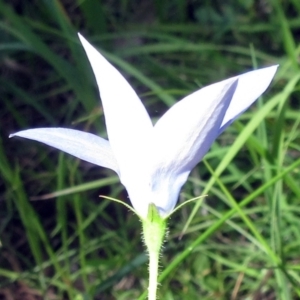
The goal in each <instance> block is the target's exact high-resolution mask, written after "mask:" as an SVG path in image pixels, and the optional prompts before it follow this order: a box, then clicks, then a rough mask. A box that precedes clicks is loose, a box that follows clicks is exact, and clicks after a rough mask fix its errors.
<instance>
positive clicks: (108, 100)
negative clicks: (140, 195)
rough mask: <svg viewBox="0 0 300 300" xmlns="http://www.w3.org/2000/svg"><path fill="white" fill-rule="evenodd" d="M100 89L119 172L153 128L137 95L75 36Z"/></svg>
mask: <svg viewBox="0 0 300 300" xmlns="http://www.w3.org/2000/svg"><path fill="white" fill-rule="evenodd" d="M78 36H79V39H80V41H81V43H82V46H83V47H84V49H85V52H86V54H87V56H88V59H89V61H90V64H91V66H92V69H93V71H94V74H95V77H96V81H97V84H98V87H99V91H100V96H101V100H102V104H103V109H104V115H105V122H106V129H107V133H108V138H109V142H110V145H111V147H112V150H113V152H114V154H115V157H116V159H117V161H118V165H119V168H120V173H121V176H122V171H123V170H125V171H126V170H129V169H130V168H132V167H133V166H134V163H135V158H136V157H137V156H139V155H141V153H142V152H143V151H142V150H141V148H142V147H143V146H144V144H145V142H146V141H147V139H148V136H149V133H150V132H151V130H152V128H153V125H152V122H151V119H150V117H149V115H148V113H147V111H146V109H145V107H144V105H143V104H142V102H141V100H140V99H139V97H138V96H137V94H136V92H135V91H134V90H133V88H132V87H131V86H130V84H129V83H128V82H127V80H126V79H125V78H124V77H123V76H122V75H121V73H120V72H119V71H118V70H117V69H116V68H115V67H114V66H112V65H111V64H110V63H109V62H108V61H107V60H106V59H105V58H104V57H103V56H102V55H101V54H100V53H99V52H98V51H97V50H96V49H95V48H94V47H93V46H92V45H91V44H90V43H89V42H88V41H87V40H86V39H85V38H84V37H83V36H82V35H80V34H78Z"/></svg>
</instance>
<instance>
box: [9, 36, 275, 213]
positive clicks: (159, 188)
mask: <svg viewBox="0 0 300 300" xmlns="http://www.w3.org/2000/svg"><path fill="white" fill-rule="evenodd" d="M79 38H80V40H81V43H82V45H83V47H84V49H85V51H86V54H87V56H88V59H89V61H90V63H91V66H92V68H93V71H94V74H95V77H96V80H97V84H98V87H99V91H100V96H101V99H102V104H103V109H104V114H105V122H106V128H107V134H108V137H109V141H107V140H105V139H103V138H101V137H98V136H96V135H93V134H90V133H86V132H82V131H78V130H72V129H65V128H38V129H29V130H24V131H19V132H17V133H15V134H12V135H11V136H20V137H24V138H28V139H32V140H36V141H39V142H42V143H45V144H47V145H50V146H52V147H55V148H58V149H60V150H62V151H65V152H67V153H69V154H72V155H74V156H76V157H78V158H80V159H83V160H85V161H88V162H90V163H93V164H96V165H99V166H102V167H106V168H110V169H112V170H114V171H115V172H116V173H117V174H118V175H119V177H120V180H121V182H122V183H123V185H124V186H125V187H126V189H127V192H128V194H129V197H130V201H131V203H132V205H133V208H134V209H135V211H136V212H137V214H138V215H139V216H140V217H142V218H146V216H147V212H148V206H149V204H150V203H154V204H155V205H156V207H157V208H158V211H159V213H160V215H161V216H162V217H166V216H168V215H169V214H170V213H171V212H172V210H173V209H174V207H175V205H176V202H177V199H178V195H179V192H180V189H181V187H182V185H183V184H184V183H185V182H186V180H187V177H188V175H189V173H190V171H191V170H192V169H193V168H194V167H195V166H196V165H197V164H198V163H199V162H200V160H201V159H202V158H203V156H204V155H205V154H206V152H207V151H208V150H209V148H210V146H211V144H212V143H213V142H214V140H215V139H216V138H217V137H218V135H219V134H220V133H222V132H223V131H224V129H225V128H226V127H227V126H228V125H230V124H231V123H232V122H233V121H234V119H235V118H237V117H238V116H239V115H240V114H241V113H242V112H244V111H245V110H246V109H247V108H248V107H249V106H250V105H251V104H252V103H253V102H254V101H255V100H256V99H257V98H258V97H259V96H260V95H261V94H262V93H263V92H264V91H265V90H266V89H267V87H268V86H269V84H270V82H271V80H272V79H273V77H274V74H275V72H276V69H277V66H272V67H268V68H263V69H259V70H256V71H252V72H248V73H245V74H243V75H240V76H236V77H233V78H230V79H226V80H224V81H221V82H218V83H215V84H212V85H209V86H207V87H204V88H202V89H200V90H198V91H196V92H194V93H192V94H191V95H188V96H187V97H185V98H184V99H182V100H181V101H179V102H177V103H176V104H175V105H174V106H172V107H171V108H170V109H169V110H168V111H167V112H166V113H165V114H164V115H163V116H162V117H161V118H160V119H159V120H158V122H157V123H156V124H155V126H153V124H152V122H151V119H150V117H149V115H148V113H147V111H146V109H145V107H144V105H143V104H142V102H141V100H140V99H139V97H138V96H137V94H136V93H135V91H134V90H133V88H132V87H131V86H130V85H129V83H128V82H127V81H126V79H125V78H124V77H123V76H122V75H121V74H120V73H119V71H118V70H116V69H115V68H114V67H113V66H112V65H111V64H110V63H109V62H108V61H107V60H106V59H105V58H104V57H103V56H102V55H101V54H100V53H99V52H98V51H97V50H96V49H95V48H94V47H93V46H91V45H90V44H89V43H88V42H87V41H86V40H85V39H84V38H83V37H82V36H81V35H79Z"/></svg>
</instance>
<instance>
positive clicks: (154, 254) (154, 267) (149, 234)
mask: <svg viewBox="0 0 300 300" xmlns="http://www.w3.org/2000/svg"><path fill="white" fill-rule="evenodd" d="M142 224H143V235H144V242H145V245H146V247H147V251H148V254H149V286H148V300H156V293H157V284H158V282H157V277H158V265H159V255H160V251H161V248H162V245H163V241H164V237H165V234H166V225H167V222H166V219H163V218H162V217H161V216H160V215H159V212H158V210H157V208H156V206H155V205H154V204H150V205H149V209H148V216H147V219H144V220H142Z"/></svg>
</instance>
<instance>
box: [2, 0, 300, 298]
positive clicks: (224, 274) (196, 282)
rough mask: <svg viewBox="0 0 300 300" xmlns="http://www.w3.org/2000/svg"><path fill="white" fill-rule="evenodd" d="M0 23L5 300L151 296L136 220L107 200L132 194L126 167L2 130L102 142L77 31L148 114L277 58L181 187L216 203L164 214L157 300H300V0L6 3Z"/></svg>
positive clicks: (100, 119)
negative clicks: (263, 87) (121, 176)
mask: <svg viewBox="0 0 300 300" xmlns="http://www.w3.org/2000/svg"><path fill="white" fill-rule="evenodd" d="M0 17H1V19H0V101H1V102H0V105H1V108H0V114H1V116H0V117H1V127H0V133H1V144H0V172H1V179H2V180H1V182H0V238H1V248H0V299H5V300H6V299H9V300H11V299H29V300H31V299H48V300H53V299H105V300H108V299H144V296H145V291H146V289H147V276H148V275H147V271H148V269H147V256H146V254H145V253H144V248H143V244H142V242H141V224H140V222H139V220H138V218H137V217H136V216H134V215H133V214H132V213H131V212H129V211H128V210H127V209H126V208H124V207H122V206H121V205H118V204H116V203H114V202H111V201H109V200H105V199H101V198H99V195H106V196H111V197H116V198H118V199H121V200H123V201H126V202H128V199H127V195H126V192H125V191H124V189H123V187H122V186H121V184H120V183H119V181H118V178H117V177H116V175H115V174H114V173H112V172H110V171H108V170H106V169H102V168H99V167H96V166H93V165H91V164H89V163H86V162H83V161H78V160H76V159H75V158H73V157H70V156H68V155H64V154H63V153H60V152H59V151H57V150H54V149H51V148H50V147H47V146H44V145H42V144H39V143H35V142H32V141H27V140H21V139H13V140H9V139H8V135H9V134H10V133H13V132H16V131H18V130H22V129H26V128H34V127H50V126H54V127H55V126H56V127H58V126H63V127H67V128H77V129H81V130H86V131H89V132H93V133H96V134H99V135H101V136H103V137H105V136H106V132H105V125H104V118H103V113H102V109H101V105H100V100H99V96H98V93H97V89H96V84H95V79H94V77H93V74H92V71H91V68H90V65H89V63H88V61H87V58H86V56H85V54H84V52H83V49H82V47H81V46H80V44H79V41H78V38H77V32H78V31H80V32H81V33H82V34H83V35H84V36H85V37H86V38H87V39H88V40H89V41H90V42H92V43H93V44H94V45H96V46H97V47H98V48H99V49H101V51H102V52H103V53H105V54H107V57H108V59H109V60H110V61H111V62H112V63H113V64H115V65H116V66H117V68H118V69H119V70H120V71H121V72H122V73H123V74H124V75H125V76H126V77H127V78H128V80H129V81H130V83H131V84H132V85H133V86H134V87H135V89H136V90H137V92H138V94H139V95H140V96H141V98H142V99H143V102H144V104H145V105H146V107H147V109H148V111H149V113H150V115H151V116H152V117H153V120H154V121H155V118H157V117H159V116H161V115H162V114H163V113H164V112H165V111H166V110H167V109H168V107H169V106H171V105H172V104H173V103H175V102H176V101H178V100H179V99H181V98H182V97H183V96H184V95H186V94H188V93H190V92H192V91H195V90H197V89H199V88H200V87H201V86H204V85H206V84H209V83H213V82H216V81H218V80H220V79H225V78H227V77H229V76H233V75H237V74H240V73H243V72H245V71H247V70H250V69H253V68H256V67H263V66H268V65H273V64H280V69H279V71H278V73H277V75H276V78H275V80H274V81H273V83H272V88H271V89H269V91H268V92H267V93H265V95H264V96H263V99H260V100H259V101H258V102H257V103H256V104H255V105H253V106H252V107H251V109H249V110H248V111H247V113H245V114H243V116H242V117H240V118H239V120H238V121H236V122H235V123H234V124H233V125H232V126H231V127H230V128H228V129H227V130H226V132H225V133H223V134H222V136H221V137H220V138H219V139H218V141H217V142H215V144H214V145H213V147H212V149H211V151H210V152H209V153H208V154H207V155H206V157H205V160H204V161H203V162H202V163H201V164H199V166H198V167H197V168H196V169H195V170H194V171H193V173H192V175H191V176H190V178H189V181H188V183H187V184H186V185H185V186H184V188H183V190H182V194H181V198H180V202H181V201H185V200H187V199H190V198H192V197H196V196H199V195H201V194H207V195H208V196H207V197H206V198H205V199H204V200H203V201H197V202H194V203H192V204H189V205H186V206H184V208H183V209H181V210H180V211H179V212H177V213H176V215H174V216H173V217H172V219H170V220H169V236H168V237H167V239H166V243H165V248H164V252H163V256H162V258H161V275H160V281H161V286H160V289H159V295H160V299H164V300H173V299H215V300H216V299H232V300H234V299H256V300H260V299H281V300H288V299H300V251H299V249H300V206H299V203H300V185H299V180H300V169H299V165H300V152H299V151H300V146H299V140H300V139H299V137H300V132H299V123H300V114H299V107H300V102H299V101H300V92H299V87H300V86H299V79H300V72H299V38H300V2H299V1H298V0H290V1H289V0H281V1H280V0H229V1H221V0H216V1H200V0H198V1H197V0H186V1H185V0H173V1H171V0H165V1H157V0H153V1H151V0H143V1H142V0H136V1H129V0H121V1H117V0H102V1H101V0H80V1H79V0H78V1H75V0H73V1H71V0H32V1H22V0H11V1H5V0H0ZM116 88H118V87H116ZM183 113H184V112H183ZM137 176H138V174H137ZM141 201H142V199H141Z"/></svg>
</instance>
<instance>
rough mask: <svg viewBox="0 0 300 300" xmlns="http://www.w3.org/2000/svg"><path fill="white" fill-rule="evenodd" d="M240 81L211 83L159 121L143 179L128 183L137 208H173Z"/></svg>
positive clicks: (214, 133)
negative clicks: (154, 206) (149, 206)
mask: <svg viewBox="0 0 300 300" xmlns="http://www.w3.org/2000/svg"><path fill="white" fill-rule="evenodd" d="M237 81H238V80H237V79H233V80H231V81H227V82H226V83H217V84H213V85H210V86H207V87H205V88H203V89H201V90H199V91H197V92H195V93H193V94H191V95H189V96H187V97H186V98H184V99H183V100H181V101H180V102H177V103H176V104H175V105H174V106H172V107H171V108H170V109H169V110H168V111H167V112H166V113H165V114H164V115H163V116H162V117H161V119H159V120H158V121H157V123H156V124H155V126H154V131H153V135H152V138H150V141H151V147H150V150H151V151H150V155H149V158H147V159H146V160H145V162H144V163H143V168H144V170H145V172H144V173H142V176H140V175H138V177H140V178H141V180H139V179H137V178H135V179H134V180H133V181H132V184H131V185H127V191H128V193H129V196H130V199H131V202H132V204H133V206H134V207H135V209H137V210H138V211H139V212H140V211H142V212H143V214H145V213H146V211H147V208H148V205H149V203H151V202H152V203H154V204H155V205H156V206H157V207H158V209H159V210H160V212H161V214H162V215H163V216H165V215H167V214H169V213H170V212H171V211H172V209H173V208H174V206H175V205H176V202H177V199H178V195H179V191H180V189H181V187H182V185H183V184H184V183H185V181H186V179H187V176H188V175H189V173H190V171H191V169H192V168H194V167H195V165H196V164H197V163H198V162H199V161H200V160H201V159H202V157H203V156H204V155H205V154H206V152H207V151H208V149H209V148H210V146H211V144H212V143H213V142H214V140H215V138H216V136H217V134H218V131H219V128H220V126H221V123H222V120H223V118H224V115H225V113H226V110H227V108H228V106H229V104H230V101H231V99H232V96H233V94H234V92H235V89H236V86H237ZM141 172H143V171H141ZM141 198H142V199H143V201H141Z"/></svg>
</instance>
